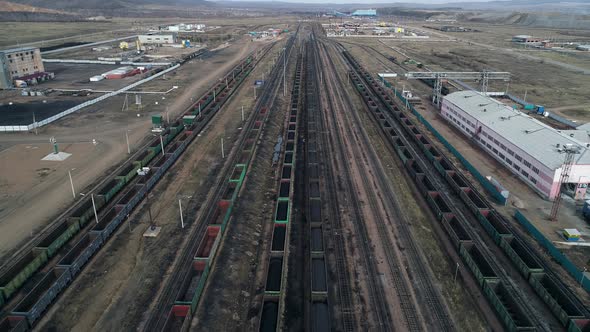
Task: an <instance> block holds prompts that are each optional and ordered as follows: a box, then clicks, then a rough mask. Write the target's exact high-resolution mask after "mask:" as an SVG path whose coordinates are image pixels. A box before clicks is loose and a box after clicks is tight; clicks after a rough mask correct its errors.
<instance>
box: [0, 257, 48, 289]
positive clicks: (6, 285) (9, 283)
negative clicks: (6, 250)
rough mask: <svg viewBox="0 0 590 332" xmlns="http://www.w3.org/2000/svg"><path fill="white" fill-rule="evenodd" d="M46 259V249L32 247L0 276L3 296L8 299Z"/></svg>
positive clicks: (0, 287)
mask: <svg viewBox="0 0 590 332" xmlns="http://www.w3.org/2000/svg"><path fill="white" fill-rule="evenodd" d="M47 259H48V257H47V250H39V249H33V250H31V251H30V252H29V253H28V254H27V255H25V256H24V257H23V258H21V259H20V260H19V261H18V262H17V263H16V264H15V265H13V266H12V268H10V269H9V270H8V271H6V273H4V275H2V276H0V292H2V293H3V295H4V298H5V299H9V298H10V296H12V294H14V292H16V291H17V290H18V289H19V288H20V287H21V286H22V285H23V284H24V283H25V282H26V281H27V280H28V279H29V278H30V277H31V276H32V275H33V273H35V272H36V271H37V270H38V269H39V268H40V267H41V266H42V265H43V264H45V262H47Z"/></svg>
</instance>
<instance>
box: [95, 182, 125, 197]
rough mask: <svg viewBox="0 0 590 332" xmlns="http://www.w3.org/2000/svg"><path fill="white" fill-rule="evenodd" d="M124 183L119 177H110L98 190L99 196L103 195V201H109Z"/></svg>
mask: <svg viewBox="0 0 590 332" xmlns="http://www.w3.org/2000/svg"><path fill="white" fill-rule="evenodd" d="M124 185H125V181H122V180H121V179H117V178H115V179H112V180H111V181H109V183H107V184H106V185H105V186H104V187H102V189H101V190H100V191H99V192H98V195H99V196H102V197H104V200H105V202H109V201H110V200H111V198H113V197H114V196H115V195H116V194H117V193H118V192H119V190H121V188H123V186H124Z"/></svg>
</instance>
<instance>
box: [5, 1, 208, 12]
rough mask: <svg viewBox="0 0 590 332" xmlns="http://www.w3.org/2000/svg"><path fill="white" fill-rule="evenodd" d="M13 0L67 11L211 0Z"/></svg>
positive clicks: (206, 4)
mask: <svg viewBox="0 0 590 332" xmlns="http://www.w3.org/2000/svg"><path fill="white" fill-rule="evenodd" d="M12 2H14V3H18V4H24V5H30V6H34V7H39V8H48V9H56V10H67V11H70V10H80V9H94V10H106V11H109V10H113V9H132V8H138V7H145V6H152V5H164V6H167V7H175V6H191V7H192V6H208V5H210V2H208V1H205V0H12ZM138 9H142V8H138Z"/></svg>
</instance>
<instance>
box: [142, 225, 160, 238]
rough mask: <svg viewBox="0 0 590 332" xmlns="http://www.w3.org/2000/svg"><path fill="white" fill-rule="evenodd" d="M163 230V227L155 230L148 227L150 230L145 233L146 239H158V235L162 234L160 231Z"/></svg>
mask: <svg viewBox="0 0 590 332" xmlns="http://www.w3.org/2000/svg"><path fill="white" fill-rule="evenodd" d="M161 230H162V227H156V228H154V229H152V228H151V227H148V229H147V230H146V231H145V233H143V236H144V237H157V236H158V234H160V231H161Z"/></svg>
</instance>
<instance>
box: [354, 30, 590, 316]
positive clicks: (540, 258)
mask: <svg viewBox="0 0 590 332" xmlns="http://www.w3.org/2000/svg"><path fill="white" fill-rule="evenodd" d="M343 43H348V44H350V45H355V46H358V47H362V48H363V49H365V50H367V51H369V50H371V51H373V52H374V53H375V54H377V55H378V56H380V57H382V58H384V59H388V57H387V55H386V54H384V53H383V52H381V51H379V50H377V49H376V48H374V47H372V46H367V45H361V44H356V43H352V42H343ZM385 46H387V45H385ZM376 60H377V61H379V62H380V63H381V64H383V65H384V66H385V65H386V64H385V63H384V62H383V61H382V60H381V59H379V58H376ZM395 64H396V65H397V66H399V67H400V68H401V69H403V70H404V71H406V72H407V71H411V70H409V69H408V68H407V67H406V66H404V65H402V64H399V63H397V62H396V63H395ZM425 69H426V70H427V71H431V70H430V69H428V68H426V67H425ZM425 84H426V83H425ZM448 84H450V85H452V86H453V87H454V88H455V89H457V90H464V89H465V88H464V86H463V85H461V84H459V83H457V81H456V80H449V81H448ZM426 85H427V86H429V87H430V85H428V84H426ZM487 205H488V207H489V208H492V206H491V205H490V204H487ZM499 216H500V217H501V219H502V221H503V223H504V225H506V227H507V228H508V229H509V230H511V232H512V233H514V234H515V237H516V238H517V239H518V240H519V241H521V242H523V243H524V244H525V246H526V250H527V251H528V252H530V253H531V254H532V255H533V256H534V257H535V260H536V261H537V262H538V263H539V264H540V265H541V266H542V267H543V270H544V271H546V273H548V274H549V275H550V276H551V278H553V279H555V280H558V283H559V289H560V290H561V291H562V292H564V293H565V294H568V297H569V298H571V299H572V301H573V302H575V305H576V307H577V308H579V309H580V310H581V311H583V312H584V313H585V314H586V315H587V316H590V311H589V310H588V309H587V308H586V307H585V305H584V304H583V303H582V301H581V300H580V299H579V298H578V297H577V296H576V295H575V294H574V293H573V292H572V291H571V290H570V289H569V288H568V287H567V286H566V285H565V283H563V281H561V278H560V277H559V276H558V274H557V273H556V272H555V271H554V269H555V267H553V266H552V265H551V264H550V263H549V262H548V260H549V261H550V260H552V258H551V257H549V256H548V255H546V254H544V253H543V252H539V249H538V248H539V246H538V245H535V244H532V243H531V240H530V237H529V236H528V235H525V234H523V232H522V230H521V229H519V228H518V227H515V226H513V223H512V222H510V221H509V220H507V219H506V218H505V217H504V216H503V215H499ZM563 273H565V271H563ZM576 282H577V281H576Z"/></svg>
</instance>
